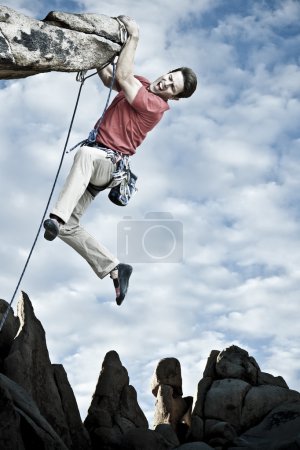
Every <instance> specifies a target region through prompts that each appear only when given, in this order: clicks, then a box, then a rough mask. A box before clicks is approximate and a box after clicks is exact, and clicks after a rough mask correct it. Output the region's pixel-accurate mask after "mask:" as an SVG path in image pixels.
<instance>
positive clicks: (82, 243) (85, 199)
mask: <svg viewBox="0 0 300 450" xmlns="http://www.w3.org/2000/svg"><path fill="white" fill-rule="evenodd" d="M118 19H119V20H120V21H121V22H122V23H123V24H124V26H125V28H126V30H127V40H126V43H125V45H124V46H123V49H122V51H121V53H120V55H119V57H118V61H117V64H116V72H115V80H114V84H113V89H114V90H116V91H117V92H118V94H117V95H116V97H115V98H114V100H113V101H112V103H111V105H110V106H109V108H108V109H107V110H106V112H105V114H104V117H103V119H102V122H101V126H100V128H99V129H98V133H97V137H96V142H95V143H94V144H88V145H82V146H81V147H80V149H79V150H78V151H77V152H76V155H75V157H74V162H73V165H72V167H71V170H70V172H69V175H68V177H67V179H66V181H65V184H64V186H63V188H62V190H61V192H60V195H59V197H58V200H57V203H56V205H55V207H54V209H53V210H52V212H51V214H50V218H49V219H47V220H45V222H44V228H45V234H44V237H45V239H47V240H48V241H52V240H53V239H55V238H56V237H57V236H59V237H60V239H62V240H63V241H64V242H66V243H67V244H69V245H70V246H71V247H72V248H73V249H74V250H76V251H77V252H78V253H79V254H80V255H81V256H82V257H83V258H84V259H85V260H86V261H87V262H88V263H89V264H90V266H91V267H92V269H93V270H94V271H95V273H96V274H97V276H98V277H99V278H101V279H102V278H104V277H105V276H107V275H110V277H111V278H112V280H113V283H114V287H115V291H116V302H117V304H118V305H121V303H122V302H123V300H124V298H125V296H126V293H127V290H128V284H129V278H130V276H131V273H132V267H131V266H130V265H129V264H123V263H120V262H119V261H118V259H117V258H116V257H115V256H114V255H112V254H111V253H110V251H108V250H107V249H106V248H105V247H104V246H103V245H101V244H100V243H98V242H97V241H96V240H95V239H94V238H93V237H92V236H91V235H90V234H88V233H87V231H85V230H84V229H83V228H82V227H81V226H80V223H79V222H80V218H81V216H82V215H83V213H84V212H85V211H86V209H87V207H88V206H89V205H90V203H91V202H92V200H93V198H94V196H95V194H94V193H93V191H91V189H88V186H89V185H92V186H94V187H95V186H96V187H97V186H98V187H99V188H100V190H101V186H102V187H103V186H104V187H111V185H109V183H110V181H111V180H112V174H113V173H114V172H115V171H116V167H117V166H116V163H117V161H119V160H120V159H121V158H123V157H124V155H129V156H131V155H133V154H134V153H135V152H136V148H137V147H138V146H139V145H140V144H141V143H142V141H143V140H144V139H145V137H146V135H147V133H148V132H149V131H150V130H151V129H152V128H153V127H154V126H155V125H156V124H157V123H158V122H159V121H160V119H161V118H162V116H163V114H164V112H166V111H167V110H168V109H169V104H168V101H169V100H179V99H180V98H183V97H190V96H191V95H192V94H193V92H194V91H195V89H196V86H197V78H196V75H195V73H194V72H193V71H192V70H191V69H189V68H186V67H182V68H178V69H175V70H172V71H171V72H169V73H167V74H165V75H162V76H161V77H159V78H158V79H157V80H155V81H154V82H152V83H151V82H149V81H148V80H147V79H146V78H144V77H141V76H136V75H134V73H133V66H134V57H135V52H136V48H137V45H138V41H139V28H138V25H137V23H136V22H135V20H134V19H132V18H129V17H127V16H119V17H118ZM98 74H99V77H100V78H101V80H102V82H103V84H104V85H105V86H106V87H110V86H111V83H112V80H113V77H112V66H111V65H110V66H107V67H106V68H104V69H102V70H100V69H99V70H98ZM111 155H113V157H112V156H111Z"/></svg>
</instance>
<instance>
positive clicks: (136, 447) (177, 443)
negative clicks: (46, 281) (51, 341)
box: [0, 293, 300, 450]
mask: <svg viewBox="0 0 300 450" xmlns="http://www.w3.org/2000/svg"><path fill="white" fill-rule="evenodd" d="M6 308H7V303H6V302H4V301H3V300H0V319H1V316H2V314H3V313H4V311H5V310H6ZM0 342H1V345H0V363H1V366H0V448H1V449H2V448H3V449H5V450H32V449H45V450H54V449H55V450H98V449H102V450H171V449H177V450H213V449H215V450H225V449H226V450H246V449H248V450H297V449H298V450H300V394H299V393H298V392H296V391H293V390H291V389H289V388H288V386H287V384H286V382H285V381H284V380H283V378H282V377H273V376H272V375H270V374H267V373H264V372H262V371H261V370H260V368H259V366H258V364H257V362H256V361H255V359H254V358H253V357H251V356H249V355H248V353H247V352H246V351H245V350H243V349H241V348H239V347H236V346H231V347H229V348H227V349H225V350H223V351H218V350H213V351H212V352H211V354H210V356H209V358H208V360H207V365H206V368H205V370H204V373H203V378H202V379H201V380H200V381H199V383H198V390H197V395H196V397H195V400H194V405H193V408H192V400H193V399H192V397H183V392H182V377H181V366H180V362H179V361H178V360H177V359H176V358H165V359H162V360H161V361H159V362H158V365H157V367H156V369H155V371H154V374H153V377H152V382H151V390H152V393H153V394H154V396H155V397H156V405H155V414H154V429H149V427H148V422H147V419H146V417H145V415H144V413H143V412H142V410H141V408H140V406H139V404H138V401H137V393H136V391H135V389H134V387H133V386H131V385H130V384H129V376H128V372H127V370H126V368H125V367H123V365H122V363H121V361H120V358H119V355H118V354H117V353H116V352H115V351H110V352H108V353H107V354H106V356H105V358H104V361H103V364H102V369H101V372H100V375H99V379H98V383H97V385H96V389H95V393H94V395H93V398H92V402H91V405H90V408H89V411H88V415H87V417H86V419H85V421H84V424H83V423H82V421H81V418H80V415H79V411H78V407H77V403H76V399H75V397H74V394H73V391H72V388H71V386H70V384H69V382H68V378H67V374H66V372H65V370H64V368H63V366H62V365H59V364H51V362H50V359H49V355H48V350H47V345H46V339H45V332H44V329H43V327H42V325H41V323H40V322H39V320H38V319H37V318H36V316H35V314H34V310H33V307H32V304H31V302H30V300H29V298H28V296H27V295H26V294H24V293H23V294H22V296H21V298H20V300H19V303H18V317H15V316H14V314H13V312H12V310H10V312H9V314H8V316H7V321H6V323H5V325H4V327H3V329H2V331H1V333H0Z"/></svg>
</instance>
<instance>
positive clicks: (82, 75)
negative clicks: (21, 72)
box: [0, 58, 114, 332]
mask: <svg viewBox="0 0 300 450" xmlns="http://www.w3.org/2000/svg"><path fill="white" fill-rule="evenodd" d="M113 59H114V58H113ZM111 63H113V61H109V62H108V63H105V65H103V66H102V67H101V68H100V70H102V69H104V68H105V67H106V66H108V65H109V64H111ZM113 64H114V63H113ZM85 73H86V71H81V72H78V74H77V77H76V80H77V81H79V82H80V87H79V91H78V94H77V99H76V103H75V107H74V111H73V115H72V119H71V122H70V126H69V130H68V134H67V138H66V142H65V145H64V149H63V152H62V155H61V158H60V162H59V166H58V169H57V172H56V176H55V179H54V182H53V186H52V189H51V192H50V195H49V199H48V201H47V205H46V208H45V211H44V214H43V217H42V220H41V223H40V226H39V228H38V231H37V233H36V236H35V239H34V241H33V244H32V247H31V249H30V252H29V254H28V257H27V260H26V262H25V265H24V268H23V270H22V273H21V275H20V278H19V280H18V283H17V286H16V288H15V290H14V293H13V295H12V298H11V301H10V303H9V305H8V307H7V309H6V311H5V313H4V314H3V317H2V320H1V323H0V332H1V330H2V328H3V326H4V324H5V321H6V319H7V316H8V313H9V310H10V308H11V306H12V304H13V301H14V299H15V296H16V293H17V292H18V289H19V287H20V284H21V282H22V279H23V277H24V274H25V272H26V269H27V266H28V264H29V261H30V258H31V255H32V253H33V250H34V248H35V245H36V243H37V240H38V237H39V234H40V231H41V229H42V226H43V223H44V220H45V217H46V214H47V211H48V208H49V205H50V202H51V199H52V195H53V192H54V189H55V186H56V183H57V180H58V176H59V173H60V170H61V167H62V163H63V160H64V156H65V153H66V149H67V146H68V142H69V138H70V134H71V130H72V127H73V122H74V119H75V115H76V112H77V107H78V103H79V99H80V95H81V91H82V88H83V85H84V82H85V81H86V80H87V79H88V78H91V77H92V76H94V75H96V74H97V72H94V73H92V74H91V75H88V76H85ZM113 83H114V77H113V78H112V83H111V87H110V91H109V94H108V100H107V102H106V105H105V108H104V111H103V113H102V116H101V118H100V120H102V118H103V116H104V113H105V111H106V109H107V106H108V102H109V98H110V95H111V91H112V88H113ZM82 142H84V141H82ZM79 144H80V143H79ZM79 144H77V145H76V146H75V147H77V146H78V145H79ZM75 147H74V148H75Z"/></svg>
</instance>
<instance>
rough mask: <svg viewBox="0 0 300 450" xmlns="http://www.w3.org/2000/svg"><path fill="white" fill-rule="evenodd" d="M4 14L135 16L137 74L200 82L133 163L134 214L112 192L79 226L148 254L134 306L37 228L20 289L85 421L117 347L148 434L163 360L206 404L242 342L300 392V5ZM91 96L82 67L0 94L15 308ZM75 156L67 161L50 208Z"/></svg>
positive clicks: (220, 2) (138, 5) (264, 1)
mask: <svg viewBox="0 0 300 450" xmlns="http://www.w3.org/2000/svg"><path fill="white" fill-rule="evenodd" d="M9 6H10V7H12V8H14V9H16V10H18V11H20V12H23V13H25V14H27V15H29V16H31V17H35V18H38V19H41V18H43V17H45V16H46V14H47V13H48V12H49V11H51V10H60V11H69V12H92V13H98V14H106V15H108V16H116V15H120V14H127V15H131V16H132V17H134V18H135V19H136V20H137V22H138V24H139V26H140V43H139V48H138V51H137V56H136V73H137V74H141V75H144V76H146V77H147V78H149V79H150V80H153V79H155V78H157V76H159V75H161V74H163V73H165V72H167V71H168V70H169V69H173V68H176V67H178V66H183V65H184V66H190V67H192V68H193V69H194V70H195V72H196V73H197V75H198V78H199V88H198V90H197V92H196V93H195V95H194V96H193V97H192V98H190V99H183V100H181V101H179V102H173V103H171V110H170V111H168V112H167V113H166V114H165V117H164V118H163V120H162V121H161V122H160V124H159V125H158V126H157V127H156V129H155V130H153V131H152V132H151V133H150V134H149V136H148V138H147V140H146V141H145V142H144V143H143V144H142V146H141V147H140V148H139V150H138V152H137V155H136V156H135V157H134V158H133V160H132V168H133V170H134V172H136V173H137V175H138V176H139V191H138V193H137V194H136V196H135V197H134V199H133V200H132V201H131V204H130V205H129V206H127V207H126V209H122V208H120V207H117V206H115V205H113V204H112V203H111V202H110V201H109V200H108V199H107V195H106V193H104V194H102V195H101V196H99V197H97V199H96V200H95V201H94V203H93V205H92V206H91V208H90V210H89V211H88V212H87V214H86V215H85V217H84V219H83V223H84V226H85V227H86V228H87V229H88V230H89V231H90V232H91V233H92V234H93V235H95V236H97V237H98V239H99V240H100V241H101V242H102V243H104V244H105V245H106V246H107V247H109V248H110V249H111V251H113V252H114V253H116V254H118V252H120V251H121V249H122V248H123V247H122V246H123V245H124V239H127V242H128V245H129V247H128V249H129V251H128V256H127V258H126V261H125V260H123V261H124V262H128V263H130V262H132V261H138V262H134V264H133V265H134V272H133V275H132V278H131V284H130V291H129V294H128V297H127V298H126V300H125V302H124V304H123V305H122V306H121V307H117V306H116V304H115V302H114V291H113V287H112V282H111V280H110V279H109V278H105V279H104V280H99V279H98V278H97V277H96V276H95V274H94V273H93V272H92V270H91V269H90V268H89V266H88V265H87V264H86V262H85V261H84V260H83V259H81V258H80V257H79V256H78V255H77V254H75V253H74V252H73V250H72V249H70V248H69V247H68V246H66V245H65V244H64V243H63V242H61V241H59V240H56V241H54V242H52V243H49V242H47V241H45V240H44V239H43V236H42V235H41V236H40V238H39V241H38V243H37V246H36V249H35V252H34V255H33V257H32V259H31V262H30V266H29V268H28V270H27V272H26V275H25V277H24V280H23V283H22V286H21V287H22V290H24V291H25V292H26V293H27V294H28V295H29V297H30V299H31V301H32V303H33V306H34V309H35V313H36V315H37V317H38V318H39V319H40V320H41V322H42V323H43V326H44V328H45V331H46V336H47V343H48V348H49V352H50V357H51V360H52V362H55V363H62V364H63V365H64V367H65V369H66V371H67V373H68V377H69V380H70V382H71V385H72V387H73V389H74V392H75V394H76V397H77V401H78V404H79V407H80V410H81V414H82V418H83V419H84V418H85V416H86V411H87V408H88V406H89V404H90V400H91V396H92V394H93V392H94V388H95V385H96V382H97V378H98V374H99V371H100V367H101V364H102V361H103V358H104V356H105V354H106V352H107V351H109V350H112V349H114V350H116V351H117V352H118V353H119V355H120V358H121V360H122V363H123V364H124V366H125V367H126V368H127V370H128V372H129V376H130V380H131V383H132V384H133V385H134V386H135V388H136V390H137V392H138V400H139V403H140V405H141V407H142V408H143V410H144V411H145V413H146V414H147V417H148V418H149V420H150V425H151V418H152V412H153V409H154V397H152V395H151V392H150V387H149V385H150V380H151V376H152V373H153V371H154V369H155V366H156V364H157V362H158V361H159V360H160V359H161V358H164V357H169V356H172V357H176V358H178V359H179V360H180V362H181V366H182V374H183V390H184V395H194V394H195V390H196V386H197V383H198V381H199V379H200V378H201V377H202V372H203V369H204V366H205V362H206V359H207V357H208V356H209V353H210V351H211V350H212V349H218V350H222V349H224V348H225V347H227V346H229V345H232V344H236V345H239V346H241V347H242V348H244V349H246V350H247V351H249V353H250V354H251V355H252V356H254V357H255V358H256V360H257V361H258V363H259V365H260V367H261V369H262V370H263V371H266V372H270V373H272V374H273V375H282V376H283V377H284V378H285V380H286V381H287V383H288V384H289V386H290V387H291V388H293V389H297V390H299V389H300V382H299V374H300V350H299V336H300V328H299V300H300V299H299V296H300V289H299V283H300V226H299V218H300V209H299V200H300V175H299V170H300V157H299V150H300V148H299V147H300V146H299V143H300V133H299V119H300V98H299V88H300V70H299V48H300V28H299V24H300V2H299V1H298V0H183V1H180V2H174V1H171V0H164V1H159V0H152V1H151V2H149V1H145V0H139V1H137V0H134V1H133V0H109V1H101V2H99V1H96V0H83V1H82V2H79V1H78V2H76V1H68V0H67V1H63V0H61V1H59V0H57V1H54V0H49V1H48V2H47V4H46V2H45V3H44V4H42V2H39V1H38V0H32V1H31V0H24V1H22V0H10V2H9ZM78 88H79V85H78V83H76V81H75V74H57V73H50V74H43V75H38V76H35V77H31V78H28V79H23V80H16V81H9V82H2V83H1V90H0V119H1V120H0V129H1V132H0V161H1V166H0V192H1V198H2V208H1V222H0V227H1V243H0V259H1V273H0V286H1V289H0V296H1V297H2V298H5V299H6V300H8V301H9V300H10V298H11V296H12V293H13V291H14V288H15V285H16V283H17V280H18V278H19V276H20V273H21V271H22V269H23V265H24V262H25V260H26V258H27V255H28V252H29V249H30V247H31V245H32V242H33V239H34V237H35V234H36V231H37V228H38V226H39V223H40V220H41V217H42V214H43V210H44V208H45V205H46V202H47V198H48V195H49V193H50V190H51V186H52V182H53V179H54V176H55V173H56V170H57V166H58V163H59V160H60V156H61V152H62V149H63V146H64V142H65V139H66V133H67V129H68V126H69V122H70V119H71V114H72V111H73V107H74V104H75V99H76V95H77V90H78ZM106 95H107V90H105V89H104V88H103V87H102V85H101V82H100V80H99V79H96V77H94V78H92V79H90V80H89V81H88V82H86V84H85V87H84V90H83V94H82V98H81V101H80V107H79V112H78V116H77V118H76V121H75V124H74V131H73V133H72V136H71V140H70V145H72V144H73V143H74V144H75V143H76V142H77V141H79V140H80V139H83V138H84V137H85V136H86V135H87V133H88V132H89V130H90V129H91V127H92V126H93V124H94V122H95V119H96V118H97V117H98V116H99V115H100V114H101V112H102V108H103V106H104V102H105V99H106ZM72 159H73V155H71V156H68V155H67V156H66V158H65V160H64V164H63V168H62V171H61V175H60V178H59V182H58V187H57V189H56V191H55V195H54V199H53V202H54V200H55V197H56V196H57V194H58V192H59V188H60V187H61V186H62V183H63V181H64V178H65V176H66V174H67V173H68V169H69V168H70V165H71V163H72ZM53 202H52V205H53ZM149 213H152V214H151V215H150V216H149ZM124 216H127V218H126V219H124ZM128 217H129V218H128ZM117 244H118V245H117ZM17 297H18V296H17ZM16 303H17V298H16V300H15V303H14V309H16Z"/></svg>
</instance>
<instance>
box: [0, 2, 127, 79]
mask: <svg viewBox="0 0 300 450" xmlns="http://www.w3.org/2000/svg"><path fill="white" fill-rule="evenodd" d="M121 44H122V33H121V32H120V27H119V23H118V22H117V21H116V20H115V19H113V18H110V17H108V16H105V15H97V14H68V13H62V12H50V13H49V14H48V15H47V17H46V18H45V19H44V20H43V21H40V20H35V19H32V18H30V17H27V16H25V15H23V14H20V13H18V12H16V11H14V10H13V9H11V8H8V7H6V6H0V79H11V78H24V77H27V76H30V75H35V74H38V73H43V72H50V71H60V72H74V71H75V72H77V71H80V70H88V69H93V68H96V67H100V66H102V65H103V64H105V63H107V62H109V61H110V60H112V59H113V58H114V56H116V55H117V54H118V53H119V51H120V49H121Z"/></svg>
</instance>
